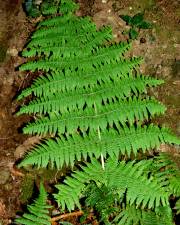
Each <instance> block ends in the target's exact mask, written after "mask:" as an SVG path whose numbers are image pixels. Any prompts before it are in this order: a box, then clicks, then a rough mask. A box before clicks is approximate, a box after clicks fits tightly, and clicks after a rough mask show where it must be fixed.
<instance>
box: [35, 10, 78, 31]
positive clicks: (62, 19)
mask: <svg viewBox="0 0 180 225" xmlns="http://www.w3.org/2000/svg"><path fill="white" fill-rule="evenodd" d="M79 19H80V18H77V17H76V16H75V15H73V14H71V13H69V14H65V15H62V16H54V17H52V18H49V19H45V20H43V21H41V22H39V24H38V27H37V29H40V28H41V27H43V26H44V27H53V26H54V25H58V24H59V25H62V24H66V23H68V21H70V20H71V21H76V20H79Z"/></svg>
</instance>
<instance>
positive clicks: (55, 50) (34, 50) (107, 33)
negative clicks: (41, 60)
mask: <svg viewBox="0 0 180 225" xmlns="http://www.w3.org/2000/svg"><path fill="white" fill-rule="evenodd" d="M111 33H112V32H111V29H110V28H109V27H105V28H103V29H101V30H99V31H96V32H94V33H93V34H91V35H81V38H82V39H83V43H81V42H80V40H78V43H76V41H74V40H73V41H72V38H73V37H72V36H69V35H68V36H62V37H54V39H52V38H51V39H50V43H51V44H50V43H49V44H48V42H47V39H46V41H45V40H44V39H43V42H41V41H40V40H39V39H38V40H37V41H38V45H41V47H39V46H36V47H31V48H30V49H28V50H24V51H23V52H22V55H23V56H24V57H33V56H46V57H49V56H51V57H53V58H58V57H59V56H60V55H61V56H62V57H63V58H64V57H74V56H80V55H84V56H85V55H87V54H90V53H91V50H92V49H93V48H94V47H96V46H100V45H101V44H102V43H104V42H105V41H107V40H110V39H111V38H112V34H111ZM89 36H90V37H89ZM76 38H77V37H76ZM68 39H69V40H68ZM86 39H87V40H86ZM68 41H69V42H71V45H69V44H65V45H63V46H60V44H62V43H63V42H68ZM44 43H46V45H44ZM34 44H35V43H34ZM34 44H33V45H34ZM31 45H32V43H31ZM27 48H29V46H27Z"/></svg>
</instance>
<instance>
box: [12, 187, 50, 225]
mask: <svg viewBox="0 0 180 225" xmlns="http://www.w3.org/2000/svg"><path fill="white" fill-rule="evenodd" d="M46 201H47V193H46V191H45V189H44V187H43V185H42V184H41V185H40V193H39V197H38V198H37V199H36V200H35V201H34V203H33V204H31V205H29V206H28V211H29V213H24V214H23V216H22V217H21V218H18V219H16V220H15V222H17V223H20V224H24V225H32V224H36V225H51V222H50V219H51V217H50V216H49V215H48V214H49V211H48V209H49V208H50V206H49V205H47V203H46Z"/></svg>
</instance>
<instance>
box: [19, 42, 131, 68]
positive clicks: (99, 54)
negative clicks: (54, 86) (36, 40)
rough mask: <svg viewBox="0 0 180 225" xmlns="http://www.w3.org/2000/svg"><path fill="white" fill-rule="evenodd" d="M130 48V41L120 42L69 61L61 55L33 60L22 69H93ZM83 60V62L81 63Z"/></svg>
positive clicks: (113, 60) (114, 59)
mask: <svg viewBox="0 0 180 225" xmlns="http://www.w3.org/2000/svg"><path fill="white" fill-rule="evenodd" d="M129 48H130V44H128V43H120V44H119V45H112V46H108V47H104V48H98V49H97V50H96V51H94V52H93V53H92V54H90V55H85V56H84V57H83V58H82V57H79V56H77V57H74V58H70V59H69V60H68V61H67V60H66V59H63V58H62V57H61V55H60V56H59V59H61V60H60V61H59V59H56V60H54V59H53V58H52V60H51V59H48V60H47V59H45V60H39V61H36V62H35V61H32V62H27V63H26V64H23V65H22V66H21V67H20V70H31V71H35V70H37V69H38V70H44V71H47V72H48V71H62V70H63V69H68V68H69V69H71V70H76V69H77V68H78V69H79V70H84V69H89V68H90V69H91V68H93V67H98V66H103V64H108V63H111V62H116V61H118V60H120V56H121V55H122V54H123V53H125V52H126V51H127V50H128V49H129ZM79 62H81V63H79Z"/></svg>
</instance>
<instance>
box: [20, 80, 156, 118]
mask: <svg viewBox="0 0 180 225" xmlns="http://www.w3.org/2000/svg"><path fill="white" fill-rule="evenodd" d="M154 81H155V82H154ZM155 84H158V81H157V80H153V79H149V78H146V77H142V76H139V77H136V78H134V77H128V76H127V77H126V78H124V79H120V80H119V81H118V82H116V83H114V82H111V83H102V84H101V86H99V85H98V86H94V87H92V88H91V87H89V88H88V87H87V88H86V89H80V88H79V89H75V90H72V91H67V89H66V91H64V90H63V92H62V91H61V90H59V92H56V94H51V93H50V94H49V95H48V96H47V97H41V98H38V99H35V100H34V101H31V102H30V104H29V105H28V106H23V107H22V108H21V109H20V111H19V112H18V114H17V115H20V114H23V113H41V114H46V113H50V112H53V111H56V112H61V113H63V112H65V111H67V109H68V110H70V111H71V110H72V109H74V108H76V107H78V108H83V107H84V106H85V104H86V105H87V107H91V106H92V105H93V104H94V103H95V104H96V105H97V106H98V105H101V104H102V102H104V104H105V103H106V102H107V101H109V102H112V100H113V101H118V99H122V98H125V97H130V96H131V95H132V92H133V93H136V94H137V95H138V93H143V92H146V86H151V85H155ZM79 85H80V84H79ZM71 88H72V86H71Z"/></svg>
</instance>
